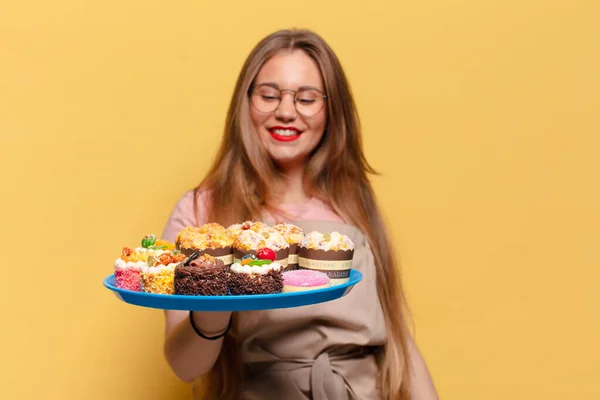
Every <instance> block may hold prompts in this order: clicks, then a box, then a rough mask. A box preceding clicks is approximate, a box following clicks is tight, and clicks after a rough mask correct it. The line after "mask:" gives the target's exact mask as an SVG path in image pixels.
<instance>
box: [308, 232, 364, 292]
mask: <svg viewBox="0 0 600 400" xmlns="http://www.w3.org/2000/svg"><path fill="white" fill-rule="evenodd" d="M353 258H354V243H353V242H352V240H350V238H349V237H348V236H346V235H343V234H341V233H339V232H331V233H320V232H316V231H313V232H310V233H309V234H307V235H306V236H305V237H304V239H303V240H302V242H301V243H300V246H299V247H298V268H299V269H310V270H313V271H320V272H323V273H325V274H327V276H328V277H329V279H330V284H331V286H334V285H340V284H343V283H347V282H348V281H349V280H350V270H351V269H352V259H353Z"/></svg>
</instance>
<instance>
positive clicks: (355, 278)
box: [102, 269, 363, 304]
mask: <svg viewBox="0 0 600 400" xmlns="http://www.w3.org/2000/svg"><path fill="white" fill-rule="evenodd" d="M362 279H363V274H362V273H361V272H360V271H358V270H356V269H351V270H350V280H349V281H348V282H346V283H342V284H339V285H334V286H329V287H326V288H321V289H311V290H302V291H298V292H289V293H270V294H246V295H231V294H228V295H221V296H204V295H199V296H191V295H180V294H159V293H146V292H136V291H133V290H128V289H122V288H118V287H116V286H115V285H114V274H110V275H108V276H106V277H105V278H104V279H103V281H102V283H103V286H104V287H106V288H107V289H109V290H111V291H113V292H115V293H118V294H119V295H121V294H125V296H136V297H139V298H148V299H155V300H157V299H171V300H175V301H177V300H183V301H188V300H190V301H197V302H199V303H200V302H204V301H207V302H208V301H219V302H223V303H224V302H237V301H240V300H252V299H281V298H290V297H305V296H307V295H311V294H315V293H327V292H332V291H340V290H342V289H344V291H346V290H347V289H348V288H350V287H353V286H354V285H356V284H357V283H359V282H360V281H362ZM340 297H343V296H340ZM123 301H125V300H123ZM125 302H126V301H125ZM309 304H310V303H309Z"/></svg>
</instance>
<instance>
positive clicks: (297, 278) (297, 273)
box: [282, 269, 330, 293]
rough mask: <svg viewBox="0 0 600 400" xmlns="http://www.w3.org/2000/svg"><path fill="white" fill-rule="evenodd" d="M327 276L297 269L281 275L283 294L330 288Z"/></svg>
mask: <svg viewBox="0 0 600 400" xmlns="http://www.w3.org/2000/svg"><path fill="white" fill-rule="evenodd" d="M329 282H330V279H329V277H328V276H327V274H325V273H323V272H320V271H312V270H310V269H298V270H294V271H285V272H284V273H283V291H282V292H283V293H293V292H303V291H305V290H317V289H325V288H328V287H329V286H330V283H329Z"/></svg>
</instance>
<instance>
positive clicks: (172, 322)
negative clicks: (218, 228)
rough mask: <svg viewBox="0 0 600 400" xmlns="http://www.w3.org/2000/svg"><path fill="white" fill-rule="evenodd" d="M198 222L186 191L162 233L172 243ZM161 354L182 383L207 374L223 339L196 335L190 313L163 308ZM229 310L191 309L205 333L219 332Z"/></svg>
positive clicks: (203, 197) (202, 207) (202, 205)
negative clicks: (163, 336) (163, 329)
mask: <svg viewBox="0 0 600 400" xmlns="http://www.w3.org/2000/svg"><path fill="white" fill-rule="evenodd" d="M208 200H209V198H208V193H207V192H203V193H201V194H200V196H199V199H198V214H199V215H198V218H199V219H200V220H202V219H204V218H205V216H206V209H207V204H208ZM200 222H201V221H198V220H197V219H196V215H194V192H193V191H189V192H187V193H186V194H184V195H183V197H182V198H181V199H180V200H179V202H178V203H177V205H176V206H175V208H174V209H173V211H172V212H171V216H170V217H169V221H168V222H167V224H166V226H165V229H164V231H163V234H162V238H163V239H165V240H168V241H170V242H175V240H176V238H177V234H178V233H179V231H180V230H181V229H182V228H184V227H186V226H197V225H198V224H199V223H200ZM164 314H165V341H164V346H163V348H164V355H165V358H166V359H167V362H168V363H169V366H170V367H171V369H172V370H173V372H175V374H176V375H177V376H178V377H179V378H180V379H181V380H183V381H185V382H192V381H194V380H195V379H197V378H198V377H200V376H202V375H204V374H205V373H207V372H208V371H209V370H210V369H211V368H212V366H213V365H214V363H215V361H216V360H217V357H218V356H219V353H220V351H221V346H222V344H223V338H220V339H217V340H207V339H203V338H202V337H200V336H198V334H197V333H196V332H195V331H194V328H192V325H191V324H190V320H189V312H187V311H174V310H165V312H164ZM230 317H231V313H229V312H194V313H193V318H194V322H195V325H196V326H197V327H198V328H199V329H200V331H201V332H202V333H203V334H205V335H206V336H209V337H210V336H216V335H219V334H220V333H222V332H223V331H224V330H225V329H226V328H227V325H228V324H229V318H230Z"/></svg>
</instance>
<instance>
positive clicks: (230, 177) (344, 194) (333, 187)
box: [195, 30, 410, 400]
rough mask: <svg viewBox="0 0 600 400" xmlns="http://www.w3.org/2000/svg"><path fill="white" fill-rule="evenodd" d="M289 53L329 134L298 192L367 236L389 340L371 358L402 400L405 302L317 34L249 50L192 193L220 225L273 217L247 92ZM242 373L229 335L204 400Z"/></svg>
mask: <svg viewBox="0 0 600 400" xmlns="http://www.w3.org/2000/svg"><path fill="white" fill-rule="evenodd" d="M293 50H301V51H304V52H305V53H306V54H307V55H308V56H310V57H311V58H312V59H313V60H314V61H315V62H316V63H317V65H318V67H319V69H320V71H321V75H322V77H323V83H324V87H325V92H326V93H327V104H326V107H327V119H328V120H327V128H326V130H325V133H324V135H323V138H322V140H321V142H320V143H319V145H318V146H317V148H316V149H315V150H314V151H313V153H312V154H311V156H310V158H309V160H308V163H307V165H306V169H305V174H304V189H305V191H306V193H307V194H309V195H311V196H314V197H317V198H319V199H320V200H322V201H324V202H325V203H327V204H329V205H330V206H331V207H332V209H333V210H334V211H336V212H337V213H338V214H339V215H340V216H341V217H342V218H343V219H344V220H345V221H347V222H348V223H349V224H352V225H354V226H356V227H357V228H358V229H360V230H361V231H362V232H363V233H364V234H365V235H366V236H367V237H368V240H369V244H370V247H371V249H372V251H373V256H374V258H375V265H376V273H377V291H378V296H379V300H380V303H381V306H382V309H383V313H384V316H385V324H386V331H387V342H386V344H385V345H384V346H383V347H381V348H380V350H379V351H378V352H377V361H378V367H379V374H378V378H377V379H378V387H379V389H380V393H381V396H382V398H383V399H386V400H408V399H409V398H410V395H409V392H410V391H409V388H408V385H409V360H408V345H407V336H406V335H407V332H406V330H405V329H404V326H405V321H404V315H405V301H404V296H403V291H402V285H401V282H400V273H399V271H398V268H397V262H396V256H395V253H394V251H393V249H392V245H391V241H390V238H389V235H388V233H387V231H386V228H385V224H384V222H383V219H382V216H381V213H380V211H379V207H378V205H377V202H376V199H375V194H374V192H373V188H372V186H371V183H370V181H369V179H368V175H369V174H375V173H376V172H375V171H374V170H373V168H372V167H371V166H370V165H369V163H368V162H367V160H366V158H365V154H364V151H363V146H362V141H361V133H360V132H361V128H360V122H359V118H358V113H357V111H356V106H355V103H354V100H353V96H352V93H351V90H350V86H349V84H348V81H347V79H346V76H345V73H344V71H343V69H342V66H341V64H340V62H339V60H338V58H337V57H336V55H335V54H334V52H333V50H332V49H331V48H330V47H329V45H327V43H326V42H325V41H324V40H323V39H322V38H321V37H320V36H318V35H317V34H315V33H313V32H311V31H307V30H282V31H278V32H275V33H272V34H271V35H269V36H267V37H265V38H264V39H263V40H261V41H260V42H259V43H258V44H257V45H256V47H255V48H254V49H253V50H252V52H251V53H250V55H249V56H248V58H247V60H246V62H245V64H244V66H243V67H242V70H241V73H240V75H239V77H238V80H237V83H236V85H235V90H234V93H233V98H232V100H231V104H230V107H229V111H228V113H227V119H226V123H225V129H224V135H223V140H222V142H221V146H220V149H219V151H218V153H217V157H216V159H215V162H214V164H213V165H212V167H211V169H210V171H209V172H208V174H207V176H206V178H205V179H204V180H203V181H202V182H201V183H200V185H198V187H197V188H196V195H199V193H200V192H201V191H203V190H206V189H210V193H211V201H210V204H211V206H210V207H209V215H208V217H209V220H210V221H215V222H220V223H221V224H223V225H229V224H231V223H236V222H239V221H244V220H248V219H258V218H260V216H261V214H262V212H263V211H265V210H267V211H275V212H277V211H278V210H277V207H276V205H274V204H271V200H270V199H272V193H271V191H270V187H271V183H272V181H273V179H274V178H275V179H279V178H281V172H280V171H279V170H278V168H277V167H276V166H275V165H274V163H273V162H272V161H271V159H270V157H269V155H268V154H267V153H266V150H265V149H264V148H263V147H262V145H260V144H259V143H258V141H256V140H255V139H254V136H255V134H256V133H255V132H254V129H253V128H252V125H251V120H250V111H249V107H250V106H249V97H248V93H249V90H250V88H251V86H252V84H253V80H254V79H255V77H256V75H257V74H258V72H259V70H260V68H261V67H262V65H263V64H264V63H265V62H266V61H267V60H268V59H269V58H271V57H272V56H274V55H275V54H277V53H280V52H282V51H293ZM240 191H241V193H240ZM236 192H237V193H238V194H237V195H236V196H235V197H234V196H231V193H236ZM195 203H196V202H195ZM217 205H218V206H217ZM234 321H235V315H234ZM234 323H235V322H234ZM234 331H235V329H234ZM240 374H241V362H240V359H239V343H237V341H236V338H235V336H233V335H227V336H226V338H225V341H224V343H223V348H222V351H221V354H220V356H219V358H218V360H217V362H216V363H215V365H214V367H213V368H212V370H211V371H210V373H209V374H208V376H207V382H206V383H207V385H206V386H205V387H206V393H205V394H206V398H209V399H229V400H234V399H237V398H238V397H239V393H240V390H241V388H240V382H241V379H240V377H241V375H240Z"/></svg>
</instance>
